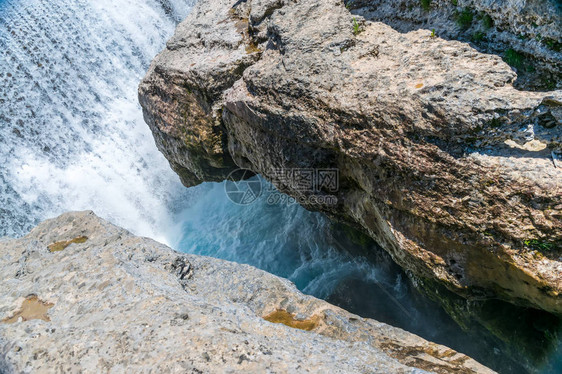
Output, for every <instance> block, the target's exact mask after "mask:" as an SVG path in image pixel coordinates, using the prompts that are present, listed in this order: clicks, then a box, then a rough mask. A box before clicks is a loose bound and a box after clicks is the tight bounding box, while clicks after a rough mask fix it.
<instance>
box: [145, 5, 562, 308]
mask: <svg viewBox="0 0 562 374" xmlns="http://www.w3.org/2000/svg"><path fill="white" fill-rule="evenodd" d="M365 3H372V4H375V5H376V4H377V3H381V2H376V1H372V2H366V1H362V2H361V4H363V5H365ZM384 3H385V2H384ZM473 3H475V4H476V3H482V4H483V3H484V1H480V2H478V1H473ZM512 3H513V2H507V4H506V5H505V6H506V7H511V6H515V5H513V4H512ZM351 4H352V3H351ZM361 4H359V5H361ZM510 4H511V5H510ZM375 8H376V7H375ZM357 9H363V13H362V14H364V15H366V18H363V17H361V16H360V15H359V14H352V13H350V10H349V9H347V8H346V6H345V5H344V3H343V2H341V1H333V0H308V1H291V0H247V1H235V0H210V1H206V2H200V3H199V4H198V5H197V6H196V7H195V8H194V9H193V11H192V13H191V14H190V15H189V16H188V17H187V19H186V20H185V21H184V22H183V23H182V24H180V25H179V27H178V29H177V31H176V34H175V35H174V36H173V38H172V39H171V40H170V41H169V43H168V45H167V48H166V49H165V50H164V51H162V53H161V54H160V55H158V56H157V57H156V59H155V60H154V62H153V63H152V65H151V67H150V69H149V71H148V74H147V75H146V77H145V78H144V80H143V81H142V83H141V85H140V88H139V98H140V102H141V105H142V106H143V109H144V114H145V120H146V122H147V123H148V125H149V126H150V128H151V129H152V131H153V133H154V136H155V139H156V142H157V144H158V147H159V149H160V150H161V151H162V152H163V153H164V155H165V156H166V157H167V158H168V160H170V163H171V165H172V167H173V168H174V169H175V170H176V171H177V172H178V174H179V175H180V176H181V177H182V181H183V183H184V184H185V185H187V186H190V185H194V184H197V183H200V182H202V181H217V180H223V179H224V178H225V176H226V175H228V173H229V172H230V171H232V170H233V169H235V168H236V167H237V166H239V167H243V168H247V169H251V170H252V171H254V172H255V173H259V174H262V175H263V176H265V177H266V178H267V179H269V180H272V181H273V182H274V183H275V185H276V186H277V187H278V188H279V189H280V190H281V191H283V192H286V193H288V194H289V195H291V196H294V197H296V198H298V199H299V201H301V202H302V204H303V205H304V206H305V207H307V208H309V209H313V210H319V211H322V212H325V213H327V214H328V215H330V216H332V217H334V218H336V219H339V220H344V221H346V222H348V223H351V224H354V225H357V226H360V227H362V228H363V229H364V230H365V231H366V232H368V233H369V234H370V235H371V236H372V237H373V238H374V239H375V240H376V241H377V242H378V243H379V244H381V246H382V247H383V248H385V249H386V250H387V251H388V252H389V253H390V254H391V255H392V256H393V258H394V260H395V261H396V262H397V263H398V264H399V265H401V266H402V267H403V268H405V269H406V270H407V271H408V272H409V274H411V275H412V276H413V277H418V278H431V279H437V280H439V281H440V282H442V283H443V284H445V285H446V286H447V287H448V288H450V289H451V290H453V291H455V292H457V293H459V294H461V295H465V296H467V297H472V296H475V295H476V296H477V297H479V298H481V297H500V298H503V299H505V300H508V301H512V302H516V303H520V304H523V305H531V306H534V307H538V308H541V309H544V310H547V311H550V312H554V313H558V314H560V313H562V294H561V292H562V277H561V276H560V273H561V271H562V260H561V255H562V160H560V158H562V157H561V155H562V153H561V151H562V124H561V123H562V91H550V92H530V91H521V90H518V89H515V88H514V87H513V82H514V81H515V80H516V78H517V74H516V73H515V71H514V70H512V69H511V68H510V66H509V65H507V64H506V63H505V62H504V61H503V60H502V58H501V57H500V56H498V55H493V54H483V53H480V52H478V51H477V50H475V49H474V48H473V47H471V46H470V45H469V44H466V43H464V42H460V41H455V40H444V39H442V38H440V37H439V35H434V34H432V32H431V31H430V30H426V29H414V30H412V31H408V32H400V31H397V30H395V29H393V28H392V27H390V26H389V25H387V24H385V23H381V22H375V21H371V20H369V19H370V18H368V17H367V13H366V12H367V11H366V10H365V7H363V8H357ZM508 10H509V9H507V10H505V9H504V10H502V11H501V12H500V13H502V14H504V15H505V14H507V16H504V18H505V19H509V14H513V13H514V12H510V11H508ZM553 12H555V11H553ZM494 17H496V16H494ZM498 17H499V16H498ZM545 17H546V16H545ZM549 17H550V18H552V17H556V13H554V15H553V16H549ZM546 18H548V17H546ZM371 19H372V18H371ZM557 19H559V18H557ZM517 22H519V21H517ZM517 22H516V21H515V20H514V21H513V22H512V23H513V25H516V24H518V23H517ZM541 22H542V21H541ZM545 22H546V21H545ZM552 22H554V21H552ZM389 23H391V22H389ZM539 23H540V22H539ZM543 23H544V22H543ZM543 23H541V25H542V24H543ZM555 25H556V24H555ZM510 27H511V28H513V29H514V30H515V29H516V26H509V27H507V26H506V30H510ZM558 62H559V61H558ZM295 168H306V169H323V168H334V169H339V182H340V183H339V190H338V192H337V193H336V197H337V201H338V203H337V205H333V204H328V203H326V204H324V203H318V201H319V200H320V201H322V199H310V197H311V196H314V197H322V196H326V195H328V194H329V191H323V190H320V191H302V190H300V189H299V188H297V186H295V185H294V184H292V183H283V181H279V180H277V179H276V171H278V170H289V171H290V170H293V169H295Z"/></svg>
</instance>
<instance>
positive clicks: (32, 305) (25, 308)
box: [2, 295, 55, 323]
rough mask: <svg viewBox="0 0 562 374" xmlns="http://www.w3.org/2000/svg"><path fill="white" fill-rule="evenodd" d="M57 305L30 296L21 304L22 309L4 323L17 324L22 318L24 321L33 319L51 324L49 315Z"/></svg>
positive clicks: (4, 320) (5, 319)
mask: <svg viewBox="0 0 562 374" xmlns="http://www.w3.org/2000/svg"><path fill="white" fill-rule="evenodd" d="M54 305H55V304H52V303H47V302H45V301H42V300H40V299H39V298H38V297H37V296H36V295H30V296H28V297H26V299H25V300H24V301H23V303H22V304H21V308H20V309H19V310H18V311H17V312H16V313H15V314H14V315H13V316H12V317H8V318H4V319H3V320H2V323H16V322H18V321H19V319H20V317H21V318H22V321H29V320H32V319H42V320H43V321H46V322H49V321H50V320H51V319H50V318H49V316H48V315H47V312H48V310H49V309H51V308H52V307H53V306H54Z"/></svg>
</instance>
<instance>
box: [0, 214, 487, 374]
mask: <svg viewBox="0 0 562 374" xmlns="http://www.w3.org/2000/svg"><path fill="white" fill-rule="evenodd" d="M0 285H1V287H0V357H2V360H0V372H2V373H22V372H89V373H94V372H112V373H123V372H143V373H144V372H157V373H160V372H165V373H168V372H170V373H183V372H186V373H187V372H189V373H192V372H194V373H200V372H205V373H209V372H211V373H225V372H250V373H258V372H259V373H261V372H276V373H277V372H278V373H283V372H289V373H292V372H301V371H303V370H306V371H307V372H313V373H328V372H345V373H360V372H361V373H362V372H381V373H420V374H421V373H425V371H424V370H419V369H425V370H429V371H432V372H437V373H451V372H455V373H491V372H492V371H491V370H489V369H487V368H486V367H484V366H482V365H480V364H479V363H477V362H476V361H474V360H473V359H471V358H469V357H467V356H465V355H463V354H460V353H458V352H455V351H454V350H452V349H449V348H447V347H445V346H442V345H438V344H435V343H431V342H428V341H426V340H424V339H422V338H420V337H418V336H416V335H413V334H410V333H408V332H406V331H404V330H401V329H398V328H395V327H392V326H388V325H386V324H384V323H380V322H377V321H374V320H371V319H364V318H360V317H359V316H356V315H353V314H351V313H348V312H346V311H344V310H342V309H340V308H337V307H335V306H333V305H330V304H328V303H326V302H324V301H321V300H318V299H316V298H314V297H311V296H306V295H303V294H302V293H300V292H299V291H298V290H297V289H296V288H295V286H294V285H293V284H292V283H290V282H289V281H287V280H284V279H281V278H278V277H276V276H274V275H272V274H269V273H266V272H264V271H261V270H258V269H255V268H253V267H251V266H248V265H240V264H235V263H231V262H227V261H222V260H217V259H213V258H209V257H201V256H194V255H184V254H180V253H177V252H174V251H173V250H171V249H170V248H168V247H166V246H164V245H162V244H160V243H157V242H155V241H153V240H151V239H147V238H140V237H136V236H134V235H132V234H131V233H129V232H127V231H125V230H123V229H121V228H119V227H116V226H113V225H111V224H110V223H108V222H106V221H104V220H102V219H100V218H98V217H96V216H95V215H94V214H93V213H92V212H76V213H67V214H64V215H62V216H60V217H58V218H56V219H52V220H48V221H45V222H43V223H42V224H40V225H39V226H38V227H37V228H35V229H34V230H33V231H32V232H31V233H30V234H29V235H27V236H26V237H24V238H21V239H17V240H8V239H3V240H0ZM269 321H273V322H282V323H285V324H286V325H287V326H285V325H283V324H281V323H275V324H274V323H271V322H269ZM289 326H290V327H289ZM302 330H305V331H302ZM416 368H417V369H416Z"/></svg>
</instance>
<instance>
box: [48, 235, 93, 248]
mask: <svg viewBox="0 0 562 374" xmlns="http://www.w3.org/2000/svg"><path fill="white" fill-rule="evenodd" d="M86 240H88V237H87V236H78V237H76V238H74V239H71V240H62V241H60V242H55V243H53V244H49V245H48V246H47V248H49V252H60V251H62V250H63V249H65V248H66V247H68V246H69V245H71V244H73V243H76V244H81V243H85V242H86Z"/></svg>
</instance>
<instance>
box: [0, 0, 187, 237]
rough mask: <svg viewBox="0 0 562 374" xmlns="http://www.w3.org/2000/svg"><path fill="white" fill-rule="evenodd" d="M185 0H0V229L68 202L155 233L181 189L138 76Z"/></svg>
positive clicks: (177, 203)
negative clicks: (146, 112)
mask: <svg viewBox="0 0 562 374" xmlns="http://www.w3.org/2000/svg"><path fill="white" fill-rule="evenodd" d="M192 3H193V0H160V1H158V0H95V1H93V0H73V1H70V0H17V1H16V0H8V1H0V82H1V84H0V236H2V235H9V236H19V235H22V234H23V233H25V232H26V231H28V230H29V229H30V228H31V227H33V226H34V225H35V224H37V223H38V222H39V221H40V220H43V219H45V218H48V217H52V216H56V215H58V214H60V213H62V212H64V211H68V210H83V209H95V211H96V213H97V214H98V215H100V216H102V217H104V218H106V219H109V220H111V221H112V222H114V223H116V224H119V225H121V226H124V227H126V228H127V229H129V230H131V231H133V232H134V233H136V234H140V235H146V236H151V237H155V238H158V239H161V240H164V238H163V237H162V234H161V233H162V232H163V229H164V228H165V227H167V226H168V225H169V223H170V222H169V221H170V219H171V216H172V214H173V209H175V208H178V207H181V206H182V205H181V204H185V202H186V201H188V199H187V198H186V194H187V190H186V189H184V188H183V187H182V186H181V185H180V183H179V179H178V178H177V176H176V175H175V174H174V173H173V172H172V171H171V170H170V168H169V166H168V163H167V161H166V160H165V159H164V157H163V156H162V155H161V154H160V153H159V152H158V151H157V149H156V147H155V145H154V141H153V139H152V135H151V134H150V131H149V129H148V127H147V126H146V124H145V123H144V121H143V118H142V112H141V109H140V106H139V104H138V100H137V94H136V92H137V88H136V87H137V85H138V82H139V81H140V79H141V78H142V76H143V75H144V73H145V71H146V70H147V68H148V65H149V63H150V61H151V59H152V58H153V57H154V56H155V55H156V54H157V53H158V51H159V50H161V49H162V48H163V46H164V45H165V42H166V40H167V39H168V38H169V37H170V36H171V35H172V33H173V31H174V28H175V25H176V24H177V22H178V21H179V20H181V19H183V18H184V17H185V16H186V15H187V14H188V12H189V11H190V9H191V7H192V5H193V4H192Z"/></svg>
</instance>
